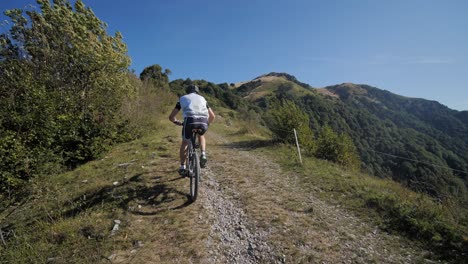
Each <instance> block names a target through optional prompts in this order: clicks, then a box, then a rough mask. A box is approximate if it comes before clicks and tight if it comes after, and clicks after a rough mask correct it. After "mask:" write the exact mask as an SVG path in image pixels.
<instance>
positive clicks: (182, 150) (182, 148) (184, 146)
mask: <svg viewBox="0 0 468 264" xmlns="http://www.w3.org/2000/svg"><path fill="white" fill-rule="evenodd" d="M188 143H189V141H188V140H182V144H180V150H179V157H180V165H185V164H187V162H186V161H187V146H188Z"/></svg>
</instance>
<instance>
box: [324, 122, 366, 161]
mask: <svg viewBox="0 0 468 264" xmlns="http://www.w3.org/2000/svg"><path fill="white" fill-rule="evenodd" d="M315 156H316V157H317V158H319V159H325V160H329V161H333V162H335V163H338V164H341V165H343V166H346V167H348V168H350V169H351V170H359V168H360V163H361V161H360V159H359V155H358V153H357V150H356V147H355V146H354V143H353V140H352V139H351V137H349V136H348V135H346V134H344V133H341V134H337V133H335V132H334V131H333V130H332V129H331V127H330V126H325V127H323V128H322V131H321V132H320V134H319V137H318V139H317V149H316V151H315Z"/></svg>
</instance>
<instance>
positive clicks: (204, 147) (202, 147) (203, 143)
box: [198, 135, 206, 152]
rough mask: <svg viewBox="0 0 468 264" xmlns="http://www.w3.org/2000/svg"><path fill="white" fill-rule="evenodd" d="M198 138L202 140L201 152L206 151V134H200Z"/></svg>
mask: <svg viewBox="0 0 468 264" xmlns="http://www.w3.org/2000/svg"><path fill="white" fill-rule="evenodd" d="M198 139H199V140H200V150H201V152H205V149H206V141H205V136H204V135H198Z"/></svg>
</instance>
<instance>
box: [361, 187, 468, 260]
mask: <svg viewBox="0 0 468 264" xmlns="http://www.w3.org/2000/svg"><path fill="white" fill-rule="evenodd" d="M364 199H365V205H366V206H367V207H369V208H372V209H374V210H376V211H377V212H378V213H379V214H380V215H381V217H382V219H383V223H384V225H385V228H387V229H389V230H396V231H399V232H403V233H405V234H406V235H407V236H409V237H411V238H412V239H415V240H419V241H424V243H425V244H428V245H430V246H431V247H433V248H434V249H435V250H437V251H439V253H441V254H442V255H444V254H446V253H447V250H452V252H456V255H459V254H460V253H461V252H462V250H463V247H466V246H467V242H466V241H464V238H463V236H462V234H461V233H460V231H461V230H459V228H460V227H459V226H458V225H457V224H456V223H455V221H454V220H453V219H451V217H450V215H447V212H446V210H444V209H442V208H443V207H444V205H442V204H436V203H434V202H432V201H430V200H429V199H427V198H426V197H424V196H419V197H418V198H417V199H414V200H412V201H408V200H405V199H404V197H398V196H397V195H394V194H393V195H392V194H385V193H366V194H365V197H364ZM465 224H466V223H465ZM451 257H453V256H451Z"/></svg>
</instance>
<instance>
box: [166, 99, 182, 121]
mask: <svg viewBox="0 0 468 264" xmlns="http://www.w3.org/2000/svg"><path fill="white" fill-rule="evenodd" d="M180 109H181V108H180V103H179V102H177V104H176V106H175V108H174V110H172V112H171V114H170V115H169V120H171V122H172V123H177V122H180V121H179V120H177V119H176V115H177V114H178V113H179V111H180Z"/></svg>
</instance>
